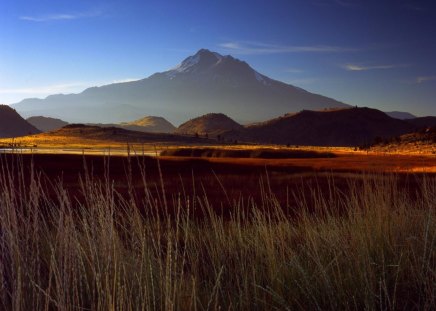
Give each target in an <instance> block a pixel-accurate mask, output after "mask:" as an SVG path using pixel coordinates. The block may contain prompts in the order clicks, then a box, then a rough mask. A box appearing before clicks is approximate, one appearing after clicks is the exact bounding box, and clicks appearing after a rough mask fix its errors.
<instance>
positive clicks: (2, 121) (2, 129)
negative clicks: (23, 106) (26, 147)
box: [0, 105, 40, 138]
mask: <svg viewBox="0 0 436 311" xmlns="http://www.w3.org/2000/svg"><path fill="white" fill-rule="evenodd" d="M37 133H40V131H39V130H38V129H37V128H35V127H34V126H33V125H31V124H30V123H29V122H27V121H26V120H24V119H23V118H22V117H21V116H20V115H19V114H18V113H17V112H16V111H15V110H14V109H12V108H11V107H9V106H7V105H0V137H1V138H7V137H18V136H25V135H31V134H37Z"/></svg>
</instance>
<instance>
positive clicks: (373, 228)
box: [0, 155, 436, 310]
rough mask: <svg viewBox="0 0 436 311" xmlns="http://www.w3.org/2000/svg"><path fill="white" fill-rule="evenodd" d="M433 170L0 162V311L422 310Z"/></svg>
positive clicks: (378, 164)
mask: <svg viewBox="0 0 436 311" xmlns="http://www.w3.org/2000/svg"><path fill="white" fill-rule="evenodd" d="M432 161H435V160H434V158H425V157H421V158H420V157H404V156H403V157H399V156H393V157H386V156H382V155H381V156H374V157H363V156H360V157H358V156H356V157H351V156H340V157H336V158H325V159H323V158H322V159H290V160H283V159H280V160H276V159H226V158H222V159H198V158H183V157H182V158H172V157H162V158H160V160H159V162H158V161H157V160H156V159H154V158H148V157H110V158H108V157H106V158H105V157H99V156H87V157H82V156H75V155H34V156H32V155H1V156H0V173H1V174H0V309H5V310H29V309H34V310H54V309H61V310H73V309H74V310H76V309H79V310H215V309H221V310H253V309H259V310H271V309H280V310H281V309H288V310H363V309H365V310H432V309H434V307H435V303H436V301H435V299H436V293H435V290H436V289H435V278H436V275H435V273H436V270H435V269H436V255H435V239H436V223H435V219H434V208H435V206H436V176H435V175H434V174H429V173H417V172H416V171H418V172H419V171H420V170H422V168H432V166H433V163H434V162H432ZM429 171H431V170H429Z"/></svg>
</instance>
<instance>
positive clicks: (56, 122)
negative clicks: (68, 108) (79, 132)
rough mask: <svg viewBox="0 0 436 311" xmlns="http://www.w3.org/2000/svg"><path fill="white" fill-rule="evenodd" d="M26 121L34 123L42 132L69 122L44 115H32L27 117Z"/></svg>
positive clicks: (55, 128)
mask: <svg viewBox="0 0 436 311" xmlns="http://www.w3.org/2000/svg"><path fill="white" fill-rule="evenodd" d="M26 121H27V122H29V123H30V124H32V125H33V126H34V127H36V128H37V129H38V130H40V131H41V132H49V131H53V130H57V129H60V128H61V127H63V126H65V125H67V124H68V122H65V121H62V120H60V119H55V118H50V117H43V116H37V117H30V118H27V120H26Z"/></svg>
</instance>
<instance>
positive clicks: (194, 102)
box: [14, 49, 348, 124]
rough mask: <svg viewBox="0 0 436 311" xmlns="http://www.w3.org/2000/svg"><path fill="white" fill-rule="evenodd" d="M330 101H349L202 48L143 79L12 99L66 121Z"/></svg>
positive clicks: (255, 112) (317, 105)
mask: <svg viewBox="0 0 436 311" xmlns="http://www.w3.org/2000/svg"><path fill="white" fill-rule="evenodd" d="M330 107H348V105H346V104H344V103H341V102H339V101H336V100H334V99H331V98H328V97H325V96H321V95H318V94H313V93H310V92H307V91H305V90H303V89H301V88H298V87H295V86H292V85H289V84H286V83H283V82H280V81H276V80H273V79H270V78H268V77H266V76H265V75H262V74H260V73H258V72H257V71H255V70H254V69H253V68H251V67H250V66H249V65H248V64H247V63H246V62H244V61H241V60H238V59H236V58H234V57H232V56H230V55H227V56H223V55H220V54H218V53H215V52H211V51H209V50H205V49H202V50H199V51H198V52H197V53H196V54H195V55H193V56H189V57H187V58H186V59H185V60H184V61H182V63H181V64H179V65H178V66H176V67H175V68H173V69H171V70H167V71H164V72H160V73H156V74H153V75H151V76H150V77H148V78H145V79H142V80H138V81H133V82H126V83H115V84H110V85H105V86H101V87H92V88H88V89H86V90H84V91H83V92H82V93H80V94H69V95H62V94H61V95H51V96H48V97H47V98H45V99H25V100H23V101H21V102H19V103H17V104H15V105H14V108H15V109H17V111H19V112H20V113H21V114H22V115H24V116H32V115H44V116H49V117H55V118H61V119H63V120H66V121H68V122H80V123H119V122H120V121H122V120H129V119H136V118H138V116H140V115H150V114H153V115H160V116H164V117H165V118H166V119H168V120H170V121H171V122H173V123H174V124H181V123H182V122H184V121H185V120H187V119H190V118H192V117H193V116H196V115H201V114H206V113H211V112H222V113H225V114H227V115H231V116H232V117H233V118H234V119H235V120H238V121H239V122H243V123H248V122H254V121H261V120H266V119H270V118H273V117H275V116H277V115H280V114H284V113H287V112H291V111H300V110H302V109H313V110H317V109H324V108H330Z"/></svg>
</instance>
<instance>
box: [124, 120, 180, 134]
mask: <svg viewBox="0 0 436 311" xmlns="http://www.w3.org/2000/svg"><path fill="white" fill-rule="evenodd" d="M119 126H120V127H122V128H125V129H128V130H132V131H140V132H150V133H173V132H174V131H175V130H176V127H175V126H174V125H172V124H171V123H170V122H168V121H167V120H166V119H164V118H162V117H155V116H145V117H143V118H141V119H138V120H135V121H132V122H122V123H120V124H119Z"/></svg>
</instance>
